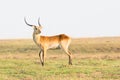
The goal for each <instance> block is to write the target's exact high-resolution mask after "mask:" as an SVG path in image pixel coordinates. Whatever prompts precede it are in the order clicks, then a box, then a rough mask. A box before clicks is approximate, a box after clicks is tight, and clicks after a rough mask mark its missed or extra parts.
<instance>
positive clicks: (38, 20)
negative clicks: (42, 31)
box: [38, 18, 41, 26]
mask: <svg viewBox="0 0 120 80" xmlns="http://www.w3.org/2000/svg"><path fill="white" fill-rule="evenodd" d="M38 25H39V26H41V24H40V18H38Z"/></svg>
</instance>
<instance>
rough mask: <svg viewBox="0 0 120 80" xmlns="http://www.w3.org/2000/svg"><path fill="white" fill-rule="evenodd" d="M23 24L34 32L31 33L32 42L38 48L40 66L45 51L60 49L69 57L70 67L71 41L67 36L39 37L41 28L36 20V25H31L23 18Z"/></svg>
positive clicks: (43, 59) (42, 62)
mask: <svg viewBox="0 0 120 80" xmlns="http://www.w3.org/2000/svg"><path fill="white" fill-rule="evenodd" d="M24 21H25V23H26V24H27V25H28V26H31V27H33V29H34V31H33V40H34V42H35V43H36V45H37V46H38V47H39V48H40V52H39V57H40V61H41V64H42V66H44V61H45V55H46V51H47V50H48V49H50V48H54V49H55V48H58V47H60V48H62V49H63V50H64V51H65V52H66V53H67V55H68V56H69V65H72V58H71V55H72V54H71V53H70V52H69V50H68V47H69V44H70V42H71V39H70V37H69V36H67V35H65V34H59V35H55V36H41V35H40V33H41V29H42V26H41V24H40V22H39V19H38V25H39V26H36V25H31V24H29V23H27V21H26V19H25V18H24Z"/></svg>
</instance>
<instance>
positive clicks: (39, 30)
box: [24, 18, 42, 34]
mask: <svg viewBox="0 0 120 80" xmlns="http://www.w3.org/2000/svg"><path fill="white" fill-rule="evenodd" d="M39 20H40V18H39V19H38V26H36V25H31V24H29V23H27V21H26V18H24V21H25V23H26V24H27V25H28V26H30V27H33V29H34V32H33V33H34V34H40V33H41V29H42V26H41V24H40V22H39Z"/></svg>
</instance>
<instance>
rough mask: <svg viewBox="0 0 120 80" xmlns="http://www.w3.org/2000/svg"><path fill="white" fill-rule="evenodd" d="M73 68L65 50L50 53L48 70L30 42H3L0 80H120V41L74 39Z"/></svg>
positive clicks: (22, 40) (1, 46)
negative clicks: (69, 63) (41, 62)
mask: <svg viewBox="0 0 120 80" xmlns="http://www.w3.org/2000/svg"><path fill="white" fill-rule="evenodd" d="M70 51H71V52H72V53H73V65H72V66H69V65H68V56H67V55H66V54H65V53H64V52H63V51H62V50H49V51H48V52H47V56H46V62H45V66H44V67H42V66H41V64H40V61H39V56H38V52H39V49H38V47H37V46H36V45H35V44H34V42H33V41H32V40H30V39H28V40H27V39H20V40H0V80H119V79H120V37H106V38H80V39H73V40H72V43H71V45H70Z"/></svg>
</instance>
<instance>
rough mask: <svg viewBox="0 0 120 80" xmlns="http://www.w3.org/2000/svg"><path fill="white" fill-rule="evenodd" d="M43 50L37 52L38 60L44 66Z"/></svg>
mask: <svg viewBox="0 0 120 80" xmlns="http://www.w3.org/2000/svg"><path fill="white" fill-rule="evenodd" d="M43 56H44V51H43V50H40V52H39V57H40V62H41V64H42V66H44V59H43V58H44V57H43Z"/></svg>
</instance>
